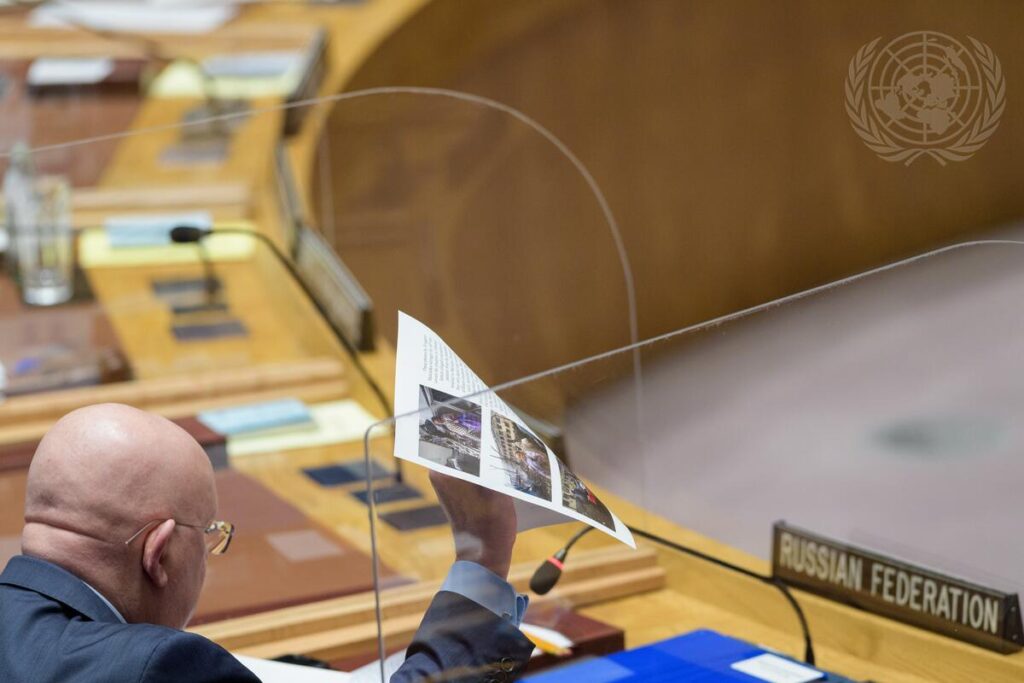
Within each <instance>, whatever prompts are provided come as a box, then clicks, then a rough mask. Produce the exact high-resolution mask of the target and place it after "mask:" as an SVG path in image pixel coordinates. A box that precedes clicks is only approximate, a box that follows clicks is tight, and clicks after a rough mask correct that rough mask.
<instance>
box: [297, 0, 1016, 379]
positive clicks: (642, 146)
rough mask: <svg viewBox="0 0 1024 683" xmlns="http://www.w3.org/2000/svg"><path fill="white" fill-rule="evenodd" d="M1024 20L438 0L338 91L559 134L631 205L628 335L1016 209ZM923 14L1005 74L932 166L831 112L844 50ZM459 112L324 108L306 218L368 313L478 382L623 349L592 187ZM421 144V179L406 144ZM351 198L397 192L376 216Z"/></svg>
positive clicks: (817, 9)
mask: <svg viewBox="0 0 1024 683" xmlns="http://www.w3.org/2000/svg"><path fill="white" fill-rule="evenodd" d="M1022 21H1024V5H1021V4H1019V3H1015V2H989V3H986V4H984V5H976V4H968V3H960V2H952V1H946V2H938V3H925V2H907V1H900V2H883V1H876V2H867V3H848V2H818V1H815V0H802V1H794V0H790V1H787V2H762V3H750V2H745V1H743V0H725V1H721V2H713V3H712V2H682V1H669V0H647V1H644V2H623V1H622V0H598V1H591V2H570V1H558V0H550V1H548V2H540V1H535V0H529V1H527V0H521V1H519V2H503V3H493V2H486V1H485V0H474V1H467V0H436V1H435V2H432V3H430V4H429V5H427V6H425V7H424V8H423V9H421V10H420V11H419V12H418V13H416V14H415V15H414V16H413V17H412V18H411V19H410V20H409V21H408V22H407V23H406V24H404V25H403V26H402V27H401V28H399V29H398V30H397V31H395V32H394V33H393V34H391V36H390V37H389V38H388V39H386V40H385V41H383V42H382V44H381V45H380V46H379V47H378V49H377V50H376V51H375V52H374V53H373V54H372V56H371V57H370V58H369V59H367V60H366V61H365V63H364V64H363V65H362V67H361V68H360V69H359V70H358V71H357V72H356V73H355V74H354V76H353V77H352V78H351V79H350V81H349V82H348V83H347V85H346V86H345V89H347V90H354V89H359V88H366V87H374V86H382V85H423V86H439V87H445V88H453V89H457V90H464V91H468V92H472V93H478V94H481V95H484V96H487V97H490V98H493V99H495V100H499V101H501V102H505V103H508V104H510V105H513V106H515V107H517V108H518V109H520V110H522V111H524V112H526V113H528V114H529V115H531V116H533V117H535V118H536V119H537V120H538V121H540V122H541V123H542V124H543V125H545V126H547V127H548V128H549V129H551V130H552V131H553V132H554V133H555V134H556V135H558V136H559V137H561V138H562V139H563V140H565V141H566V142H567V143H568V144H569V146H570V147H571V148H572V149H573V150H574V151H575V152H576V153H577V154H578V156H579V157H580V158H581V159H582V160H583V162H584V163H586V164H587V165H588V166H589V167H590V168H591V169H592V170H593V172H594V175H595V177H596V179H597V180H598V182H599V183H600V185H601V186H602V187H603V188H604V189H605V191H606V193H607V194H608V198H609V200H610V203H611V206H612V208H613V209H614V211H615V213H616V215H617V216H618V218H619V220H620V222H621V226H622V229H623V232H624V239H625V244H626V247H627V250H628V254H629V258H630V260H631V262H632V266H633V271H634V274H635V278H636V287H637V298H638V303H639V327H640V335H641V338H643V337H648V336H651V335H654V334H658V333H661V332H665V331H667V330H670V329H674V328H678V327H680V326H682V325H685V324H688V323H692V322H695V321H699V320H702V319H706V318H710V317H713V316H715V315H719V314H722V313H725V312H729V311H733V310H737V309H740V308H743V307H746V306H749V305H752V304H756V303H759V302H763V301H767V300H770V299H773V298H775V297H778V296H781V295H784V294H787V293H791V292H794V291H798V290H800V289H804V288H806V287H809V286H812V285H815V284H820V283H823V282H827V281H830V280H832V279H835V278H837V277H839V276H842V275H845V274H849V273H853V272H857V271H859V270H862V269H865V268H868V267H870V266H873V265H877V264H879V263H882V262H886V261H890V260H893V259H896V258H898V257H901V256H905V255H909V254H912V253H916V252H919V251H922V250H924V249H927V248H928V247H930V246H933V245H937V244H941V243H945V242H948V241H954V240H957V239H962V238H964V237H967V236H969V235H971V234H972V233H976V232H978V231H980V230H984V229H986V228H990V227H992V226H996V225H999V224H1001V223H1004V222H1006V221H1010V220H1012V219H1015V218H1018V217H1020V216H1021V215H1022V213H1024V193H1021V192H1020V189H1019V187H1020V181H1021V172H1020V168H1019V157H1020V152H1021V151H1022V147H1024V117H1022V116H1021V114H1020V113H1019V111H1017V110H1016V108H1015V107H1014V104H1013V99H1012V93H1013V92H1014V90H1015V88H1016V87H1020V85H1021V84H1024V43H1022V42H1021V41H1020V40H1019V26H1021V25H1022ZM922 29H933V30H941V31H943V32H946V33H949V34H951V35H954V36H956V37H957V38H959V39H961V40H965V37H966V36H967V35H971V36H975V37H977V38H979V39H980V40H982V41H984V42H985V43H987V44H988V45H990V46H991V47H992V48H993V49H994V51H995V53H996V54H997V55H998V56H999V58H1000V59H1001V61H1002V65H1003V69H1004V71H1005V74H1006V79H1007V83H1008V88H1009V91H1010V93H1011V100H1010V104H1009V106H1008V108H1007V110H1006V113H1005V114H1004V115H1003V117H1002V123H1001V126H1000V128H999V130H998V131H997V132H996V133H995V135H994V136H993V137H992V138H991V140H990V141H989V143H988V144H987V145H986V146H985V147H984V148H982V149H981V150H980V151H979V152H978V153H977V154H976V156H975V157H974V158H972V159H970V160H968V161H965V162H960V163H951V164H948V165H947V166H945V167H941V166H939V165H938V164H937V163H935V162H934V161H932V160H931V159H926V158H922V159H919V160H917V161H916V162H915V163H913V164H912V165H911V166H909V167H908V166H904V165H902V164H893V163H887V162H885V161H882V160H880V159H879V158H878V157H876V156H875V155H874V153H872V152H871V151H870V150H868V149H867V148H866V147H865V146H864V144H863V143H862V142H861V140H860V139H859V138H858V137H857V136H856V135H855V134H854V131H853V130H852V128H851V126H850V122H849V119H848V117H847V114H846V112H845V109H844V94H843V84H844V79H845V76H846V73H847V66H848V64H849V60H850V58H851V57H852V56H853V55H854V54H855V53H856V51H857V49H858V48H859V47H860V46H861V45H863V44H864V43H866V42H868V41H870V40H872V39H874V38H875V37H877V36H883V43H884V42H886V41H887V40H888V39H890V38H893V37H896V36H898V35H900V34H902V33H905V32H909V31H915V30H922ZM381 104H382V103H381ZM393 104H394V103H393ZM433 106H438V107H439V106H440V105H433ZM460 111H461V114H462V115H464V118H465V120H464V124H465V126H464V127H463V128H462V130H461V131H459V130H457V128H458V126H457V125H456V124H457V119H458V118H459V115H457V114H456V111H455V109H454V108H450V109H449V110H446V111H445V112H444V114H443V115H440V114H437V112H436V111H434V112H433V113H432V112H431V109H430V107H424V106H422V105H421V104H419V103H417V105H416V106H413V105H412V104H411V103H410V102H409V101H406V102H404V104H403V105H402V106H389V107H387V108H386V109H385V108H380V109H377V110H376V111H370V109H369V108H368V107H344V106H338V107H336V110H335V111H334V112H333V113H332V114H331V115H330V116H329V117H328V121H327V125H326V128H325V132H324V135H325V136H326V137H325V138H324V140H325V143H326V144H325V146H324V148H325V149H326V150H327V153H328V155H329V157H328V160H329V161H330V167H331V169H332V171H331V178H330V180H329V182H324V181H325V179H324V178H320V179H319V180H320V183H319V185H320V186H321V188H330V192H331V195H332V197H331V201H332V209H331V212H332V215H331V216H324V215H321V216H320V217H319V220H320V224H321V225H322V226H324V229H325V232H327V233H328V235H329V237H330V238H331V239H332V240H333V243H334V245H335V247H336V248H337V249H338V250H339V252H340V253H341V254H342V256H343V258H344V260H345V261H346V263H347V264H348V265H349V266H350V267H351V268H352V269H353V271H354V272H355V273H356V275H357V276H358V277H359V278H360V279H361V280H362V281H363V282H364V284H366V286H367V288H368V290H369V291H370V293H371V296H373V297H374V299H375V300H376V303H377V304H378V307H379V309H380V311H381V312H382V316H381V328H382V329H383V330H384V331H385V333H386V334H388V335H392V334H393V332H394V320H393V318H392V316H393V311H394V309H395V308H396V307H398V306H401V307H404V308H406V309H407V310H409V312H411V313H414V314H419V315H421V316H423V317H424V318H425V319H426V321H427V322H428V323H431V324H434V325H436V326H437V327H438V328H439V329H440V330H441V331H442V333H443V334H445V335H446V336H449V337H450V338H451V339H452V340H453V341H455V342H456V345H457V346H461V348H462V349H468V350H470V352H469V353H467V356H469V358H467V360H470V362H471V363H475V364H480V367H481V369H482V370H484V371H485V373H487V372H489V373H490V377H491V379H492V381H498V380H502V379H508V378H510V377H513V376H516V375H518V374H523V373H526V372H532V371H536V370H540V369H543V368H546V367H550V366H553V365H556V364H558V363H561V362H565V361H567V360H570V359H574V358H579V357H581V356H584V355H586V354H590V353H594V352H597V351H601V350H605V349H608V348H612V347H615V346H617V345H619V344H622V343H624V342H627V341H628V333H627V329H626V327H625V323H624V321H623V315H624V312H623V311H624V306H625V298H624V293H623V291H624V290H623V287H622V285H621V276H620V273H621V269H620V268H619V265H618V262H617V258H616V255H615V252H614V250H613V249H611V247H610V244H609V241H608V239H607V233H606V232H605V231H603V228H602V226H601V223H600V215H599V214H598V212H597V210H596V205H595V204H594V203H593V200H592V198H591V197H590V196H589V195H588V194H587V192H586V191H585V187H584V186H582V184H580V183H579V181H578V180H577V179H574V177H573V176H572V174H571V173H570V172H568V170H566V169H565V168H564V167H563V166H559V163H560V162H559V161H558V159H557V157H555V156H554V155H553V153H552V152H551V151H550V150H546V149H543V148H542V145H540V144H539V141H538V140H535V139H534V138H532V137H531V136H529V135H527V134H526V133H525V131H524V130H521V129H515V127H514V126H512V125H511V124H509V123H507V122H499V121H497V120H496V119H495V118H494V117H492V116H489V115H487V114H486V113H480V112H472V111H470V110H469V109H468V108H466V109H463V110H460ZM438 121H443V122H444V123H443V124H438ZM431 125H438V126H439V128H437V129H435V130H431V129H430V126H431ZM442 129H443V130H442ZM371 130H372V132H371ZM446 136H447V137H446ZM389 140H390V142H387V141H389ZM382 141H384V142H387V144H384V143H382ZM401 144H407V145H409V147H408V148H407V149H405V150H402V151H401V152H400V153H399V151H396V149H397V148H396V146H400V145H401ZM389 145H390V146H389ZM431 145H434V146H436V148H435V149H432V148H431ZM467 150H468V151H467ZM485 150H486V152H485ZM460 154H461V157H460ZM403 155H404V156H403ZM431 155H433V156H432V158H431V159H430V168H431V169H432V171H431V173H433V175H431V174H425V175H422V176H419V175H417V167H416V163H414V162H408V160H409V159H414V160H415V159H419V160H422V159H423V158H426V157H431ZM403 158H404V159H405V162H402V163H399V162H397V161H396V159H403ZM460 159H462V164H461V166H460V161H459V160H460ZM466 159H469V160H470V161H466ZM446 165H447V167H450V168H452V169H454V170H453V171H452V175H451V176H450V177H448V178H447V180H446V182H435V183H433V184H430V182H429V181H430V180H431V179H434V180H436V176H437V175H438V174H439V173H440V172H439V171H438V170H437V169H440V168H444V167H446ZM421 170H422V169H421ZM459 173H461V174H462V176H459V175H458V174H459ZM316 185H318V183H314V186H316ZM371 186H372V187H371ZM381 191H386V192H388V193H391V194H389V195H388V196H386V197H384V198H382V196H381V195H380V192H381ZM374 192H377V194H376V195H374V194H373V193H374ZM396 192H406V193H408V196H406V197H404V198H401V199H396V198H395V196H394V193H396ZM415 193H419V195H420V196H419V197H417V198H410V197H411V196H412V195H413V194H415ZM367 197H371V198H373V199H372V201H370V204H373V205H374V206H376V207H378V208H379V207H382V206H393V207H396V208H400V209H401V210H396V211H394V212H392V213H390V214H389V213H388V212H386V211H379V210H378V211H376V213H375V214H374V215H372V216H370V215H368V214H367V213H366V212H361V211H360V205H361V204H360V203H361V202H362V203H363V204H366V202H367ZM321 198H322V197H321ZM322 205H323V202H321V201H317V202H315V206H318V207H320V206H322ZM481 217H485V218H486V223H487V228H486V229H482V228H481V224H480V223H481ZM497 217H500V220H498V218H497ZM492 219H493V220H492ZM531 225H535V226H536V225H540V226H542V229H541V230H539V232H540V233H541V234H528V233H529V226H531ZM516 231H518V232H519V234H518V235H515V236H511V235H510V233H512V232H516ZM556 232H559V233H560V234H553V233H556ZM509 249H516V250H519V251H518V252H517V258H516V260H514V261H510V257H509ZM517 288H522V289H523V291H522V293H521V294H516V291H517ZM483 328H486V329H483ZM534 328H537V329H534ZM517 330H518V334H519V337H518V339H519V341H518V342H517V341H515V337H516V334H517ZM524 330H525V332H524ZM544 330H547V331H548V332H546V333H545V332H544ZM460 343H461V344H460ZM460 350H461V349H460ZM474 354H475V355H476V357H475V358H474V357H473V356H474Z"/></svg>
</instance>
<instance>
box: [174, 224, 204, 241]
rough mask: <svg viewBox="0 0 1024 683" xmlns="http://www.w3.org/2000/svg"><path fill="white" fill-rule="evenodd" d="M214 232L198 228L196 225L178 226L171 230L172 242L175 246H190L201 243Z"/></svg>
mask: <svg viewBox="0 0 1024 683" xmlns="http://www.w3.org/2000/svg"><path fill="white" fill-rule="evenodd" d="M210 232H212V231H211V230H209V229H207V228H197V227H196V226H194V225H176V226H174V227H173V228H171V241H172V242H174V243H175V244H189V243H193V242H199V240H201V239H203V238H204V237H206V236H207V235H209V234H210Z"/></svg>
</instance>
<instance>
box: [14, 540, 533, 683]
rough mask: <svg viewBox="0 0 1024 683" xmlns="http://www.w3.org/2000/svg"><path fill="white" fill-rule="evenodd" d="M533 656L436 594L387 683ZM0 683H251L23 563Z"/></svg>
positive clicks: (221, 654) (500, 624) (51, 571)
mask: <svg viewBox="0 0 1024 683" xmlns="http://www.w3.org/2000/svg"><path fill="white" fill-rule="evenodd" d="M532 650H533V645H532V644H531V643H530V642H529V640H527V639H526V637H525V636H523V635H522V633H520V631H519V630H518V629H516V628H515V627H513V626H512V625H511V624H509V623H508V622H506V621H504V620H502V619H500V618H499V617H497V616H496V615H494V614H493V613H491V612H490V611H488V610H487V609H485V608H483V607H481V606H480V605H478V604H476V603H475V602H473V601H471V600H468V599H466V598H464V597H462V596H460V595H457V594H455V593H448V592H440V593H438V594H437V595H436V596H435V598H434V601H433V602H432V603H431V606H430V608H429V609H428V610H427V613H426V615H424V618H423V622H422V623H421V624H420V629H419V631H417V633H416V637H415V639H414V641H413V643H412V645H410V647H409V650H408V655H407V658H406V662H405V664H404V665H403V666H402V668H401V669H400V670H399V671H398V673H396V674H395V676H394V677H393V678H392V681H393V683H410V682H412V681H421V680H425V679H428V678H430V677H432V676H437V678H435V679H432V680H445V681H488V680H496V681H507V680H512V679H513V678H514V677H515V676H517V675H518V674H519V673H520V672H521V671H522V668H523V667H524V666H525V664H526V661H527V660H528V658H529V656H530V652H532ZM0 681H3V683H23V682H24V683H87V682H88V683H93V682H95V683H122V682H123V683H129V682H130V683H163V682H165V681H168V682H169V681H176V682H177V681H185V682H188V683H207V682H209V683H213V682H214V681H216V682H218V683H232V682H237V683H258V679H257V678H256V677H255V676H254V675H253V674H252V673H250V672H249V670H248V669H246V668H245V667H243V666H242V665H241V664H239V663H238V661H237V660H236V659H235V658H234V657H232V656H231V655H230V654H229V653H228V652H227V651H226V650H224V649H223V648H222V647H220V646H219V645H217V644H215V643H213V642H211V641H209V640H207V639H206V638H203V637H202V636H198V635H195V634H191V633H185V632H184V631H177V630H175V629H170V628H165V627H163V626H154V625H151V624H122V623H121V622H120V620H118V618H117V616H116V615H115V614H114V612H112V611H111V609H110V608H109V607H107V605H106V604H104V602H103V600H101V599H100V598H99V596H97V595H96V594H95V593H94V592H93V591H92V590H90V589H89V587H88V586H87V585H85V583H83V582H82V581H81V579H79V578H78V577H76V576H74V575H73V574H71V573H69V572H67V571H65V570H64V569H61V568H60V567H58V566H56V565H54V564H51V563H49V562H46V561H43V560H39V559H36V558H33V557H26V556H22V555H19V556H17V557H14V558H12V559H11V561H10V562H9V563H8V565H7V568H6V569H4V572H3V574H0Z"/></svg>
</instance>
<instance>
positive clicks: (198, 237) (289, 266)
mask: <svg viewBox="0 0 1024 683" xmlns="http://www.w3.org/2000/svg"><path fill="white" fill-rule="evenodd" d="M216 232H217V234H218V235H247V236H249V237H251V238H253V239H255V240H259V241H260V242H262V243H263V244H264V245H265V246H266V247H267V248H268V249H270V253H272V254H273V255H274V258H276V259H277V261H278V263H280V264H281V265H282V266H284V269H285V270H287V271H288V274H289V275H291V278H292V280H294V281H295V283H296V284H297V285H299V288H300V289H301V290H302V291H303V293H304V294H305V295H306V298H308V299H309V300H310V302H311V303H312V304H313V307H314V308H316V310H317V312H318V313H319V314H320V317H321V318H323V319H324V322H326V323H327V327H328V328H329V329H330V330H331V333H332V334H333V335H334V338H335V339H337V340H338V343H339V344H341V346H342V348H344V349H345V352H346V353H348V355H349V358H351V360H352V364H353V365H355V366H356V370H358V371H359V374H361V375H362V376H363V379H365V380H366V382H367V384H369V385H370V390H371V391H372V392H373V394H374V395H375V396H376V397H377V400H378V401H379V402H380V405H381V407H382V408H384V414H385V415H391V414H392V410H391V404H390V403H389V402H388V399H387V397H386V396H385V395H384V391H383V390H382V389H381V388H380V386H379V385H378V384H377V382H376V381H375V380H374V379H373V377H372V376H371V375H370V372H369V371H368V370H367V369H366V366H364V365H363V362H362V361H361V360H360V359H359V352H358V351H356V348H355V346H353V345H352V343H351V342H349V340H348V337H346V336H345V335H344V333H343V332H342V331H341V330H340V329H339V328H338V326H337V324H335V322H334V319H333V318H332V317H331V315H330V314H329V313H328V312H327V309H325V308H324V306H323V304H321V303H320V300H319V299H317V297H316V294H314V293H313V290H311V289H310V288H309V285H307V284H306V281H305V280H304V279H303V278H302V276H301V275H300V274H299V271H298V269H296V268H295V264H294V263H293V262H292V260H291V259H290V258H288V257H287V256H285V255H284V253H283V252H282V251H281V250H280V249H279V248H278V246H277V244H275V243H274V241H273V240H272V239H270V238H269V237H267V236H266V235H264V234H263V233H262V232H259V231H258V230H246V229H245V228H218V229H217V231H216ZM213 233H214V231H213V230H211V229H209V228H199V227H196V226H194V225H176V226H174V227H173V228H171V241H172V242H174V243H176V244H189V243H197V244H198V243H201V242H202V240H204V239H206V238H207V237H209V236H210V235H212V234H213ZM367 476H368V477H369V476H370V473H369V472H367ZM404 478H405V477H404V475H403V474H402V461H401V460H398V459H396V460H395V483H396V484H401V483H402V482H403V480H404Z"/></svg>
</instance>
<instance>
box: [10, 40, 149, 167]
mask: <svg viewBox="0 0 1024 683" xmlns="http://www.w3.org/2000/svg"><path fill="white" fill-rule="evenodd" d="M28 67H29V62H28V61H26V60H15V61H10V60H0V78H3V79H4V82H5V83H6V87H5V88H3V92H2V93H0V121H3V125H2V126H0V149H3V150H5V151H6V150H9V149H10V148H11V147H12V146H13V145H14V144H15V143H17V142H27V143H28V144H30V145H31V146H32V147H34V148H35V147H42V146H47V145H56V144H60V143H66V142H72V141H75V140H84V139H86V138H92V137H98V136H104V135H111V134H114V133H121V132H123V131H126V130H129V129H130V128H131V125H132V121H134V120H135V114H136V112H137V111H138V109H139V105H140V104H141V103H142V96H141V95H140V93H139V87H138V85H137V83H138V71H139V70H141V68H142V63H141V62H138V63H136V64H129V63H122V62H121V61H119V62H118V63H117V65H116V67H115V71H116V72H118V73H116V74H112V77H113V76H116V75H118V74H121V73H122V72H123V75H124V76H125V78H124V79H118V78H112V79H110V80H111V82H109V83H102V84H97V85H90V86H75V87H70V88H54V89H45V90H35V91H30V89H29V88H28V86H27V84H26V82H25V77H26V75H27V73H28ZM133 76H134V79H133ZM120 142H121V140H119V139H117V138H110V139H106V140H97V141H95V142H89V143H85V144H81V145H74V146H70V147H65V148H62V149H54V150H48V151H42V152H39V153H37V154H36V155H35V158H34V161H35V165H36V169H37V171H38V172H40V173H56V174H60V175H65V176H68V177H69V178H70V180H71V184H72V185H73V186H74V187H93V186H95V185H97V184H98V182H99V180H100V177H101V176H102V174H103V172H104V171H105V170H106V168H107V165H108V164H109V162H110V160H111V159H112V158H113V156H114V152H115V151H116V149H117V146H118V144H119V143H120ZM6 168H7V159H0V174H2V173H3V171H4V170H6Z"/></svg>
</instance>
